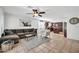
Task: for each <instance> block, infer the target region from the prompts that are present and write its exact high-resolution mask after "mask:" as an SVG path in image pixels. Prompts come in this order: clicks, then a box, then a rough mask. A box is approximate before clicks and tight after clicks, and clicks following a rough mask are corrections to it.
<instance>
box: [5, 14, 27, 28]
mask: <svg viewBox="0 0 79 59" xmlns="http://www.w3.org/2000/svg"><path fill="white" fill-rule="evenodd" d="M19 19H25V20H28V19H27V18H24V17H20V16H15V15H12V14H5V29H15V28H20V27H24V26H23V24H22V23H21V21H20V20H19Z"/></svg>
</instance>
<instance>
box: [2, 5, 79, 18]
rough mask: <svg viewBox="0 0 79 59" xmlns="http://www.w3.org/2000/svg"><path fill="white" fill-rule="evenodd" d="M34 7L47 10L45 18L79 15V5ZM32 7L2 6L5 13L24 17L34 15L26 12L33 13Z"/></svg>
mask: <svg viewBox="0 0 79 59" xmlns="http://www.w3.org/2000/svg"><path fill="white" fill-rule="evenodd" d="M32 7H33V8H39V9H40V11H45V12H46V14H44V15H43V17H44V18H56V17H67V16H78V15H79V7H78V6H36V7H35V6H32ZM32 7H28V6H2V8H3V9H4V11H5V13H9V14H14V15H18V16H23V17H32V15H28V14H26V13H32Z"/></svg>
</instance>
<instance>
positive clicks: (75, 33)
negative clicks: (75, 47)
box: [65, 17, 79, 40]
mask: <svg viewBox="0 0 79 59" xmlns="http://www.w3.org/2000/svg"><path fill="white" fill-rule="evenodd" d="M70 18H72V17H68V18H66V19H65V20H66V21H67V38H69V39H75V40H79V23H78V24H74V25H73V24H70V23H69V19H70Z"/></svg>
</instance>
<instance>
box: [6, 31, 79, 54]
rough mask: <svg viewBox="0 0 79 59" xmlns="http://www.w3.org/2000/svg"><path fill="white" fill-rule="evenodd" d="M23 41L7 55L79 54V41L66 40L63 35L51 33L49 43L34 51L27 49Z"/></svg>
mask: <svg viewBox="0 0 79 59" xmlns="http://www.w3.org/2000/svg"><path fill="white" fill-rule="evenodd" d="M23 42H24V41H23V40H22V41H21V42H20V43H19V44H18V46H17V47H15V48H13V50H10V51H7V53H26V52H27V53H78V52H79V41H77V40H71V39H67V38H64V36H63V35H59V34H54V33H53V32H51V33H50V39H49V41H48V42H45V43H43V44H40V45H39V46H36V47H35V48H32V49H27V47H25V45H24V44H23Z"/></svg>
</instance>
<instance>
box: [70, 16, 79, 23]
mask: <svg viewBox="0 0 79 59" xmlns="http://www.w3.org/2000/svg"><path fill="white" fill-rule="evenodd" d="M69 23H70V24H77V23H79V18H77V17H73V18H71V19H70V20H69Z"/></svg>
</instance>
